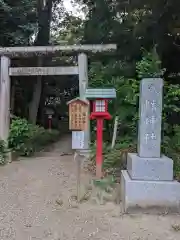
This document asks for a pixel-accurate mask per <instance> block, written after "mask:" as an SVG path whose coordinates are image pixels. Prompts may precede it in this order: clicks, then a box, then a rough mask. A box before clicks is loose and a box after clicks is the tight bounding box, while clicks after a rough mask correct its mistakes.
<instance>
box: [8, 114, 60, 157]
mask: <svg viewBox="0 0 180 240" xmlns="http://www.w3.org/2000/svg"><path fill="white" fill-rule="evenodd" d="M58 137H59V132H58V131H55V130H51V131H49V130H46V129H44V128H43V127H39V126H37V125H33V124H30V123H29V122H28V121H27V120H26V119H21V118H16V119H13V120H12V123H11V127H10V135H9V148H10V149H12V151H15V152H17V153H18V154H19V155H20V156H30V155H31V154H33V153H34V152H36V151H39V150H41V149H42V148H43V147H45V146H46V145H47V144H49V143H52V142H54V141H56V140H57V139H58Z"/></svg>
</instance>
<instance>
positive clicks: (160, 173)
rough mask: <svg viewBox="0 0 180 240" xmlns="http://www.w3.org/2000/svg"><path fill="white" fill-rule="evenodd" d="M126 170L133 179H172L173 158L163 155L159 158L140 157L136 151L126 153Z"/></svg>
mask: <svg viewBox="0 0 180 240" xmlns="http://www.w3.org/2000/svg"><path fill="white" fill-rule="evenodd" d="M127 170H128V173H129V175H130V177H131V178H132V179H133V180H147V181H148V180H152V181H172V180H173V160H172V159H170V158H168V157H166V156H164V155H162V156H161V158H140V157H139V156H138V155H137V153H128V157H127Z"/></svg>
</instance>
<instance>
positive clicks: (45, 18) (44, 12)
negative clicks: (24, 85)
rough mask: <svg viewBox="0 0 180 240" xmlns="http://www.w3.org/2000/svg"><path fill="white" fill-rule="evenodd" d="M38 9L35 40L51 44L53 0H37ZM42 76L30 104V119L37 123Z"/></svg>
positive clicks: (35, 86) (38, 78)
mask: <svg viewBox="0 0 180 240" xmlns="http://www.w3.org/2000/svg"><path fill="white" fill-rule="evenodd" d="M37 1H38V2H37V3H38V4H37V10H38V35H37V39H36V41H35V45H39V46H40V45H41V46H45V45H48V44H49V38H50V23H51V15H52V0H46V1H43V0H37ZM43 62H44V60H43V58H42V57H39V58H38V64H37V65H38V67H41V66H43ZM42 84H43V83H42V76H38V77H37V81H36V84H35V85H34V91H33V97H32V101H31V103H30V105H29V120H30V121H31V122H32V123H34V124H36V122H37V115H38V110H39V104H40V99H41V92H42Z"/></svg>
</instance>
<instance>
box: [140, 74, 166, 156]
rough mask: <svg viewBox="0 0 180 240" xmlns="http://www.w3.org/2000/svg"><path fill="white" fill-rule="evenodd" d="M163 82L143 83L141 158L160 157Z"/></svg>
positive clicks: (158, 80) (149, 81)
mask: <svg viewBox="0 0 180 240" xmlns="http://www.w3.org/2000/svg"><path fill="white" fill-rule="evenodd" d="M162 88H163V80H162V79H160V78H148V79H143V80H142V81H141V86H140V100H139V129H138V130H139V131H138V155H139V157H152V158H159V157H160V148H161V115H162Z"/></svg>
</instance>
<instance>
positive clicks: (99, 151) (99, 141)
mask: <svg viewBox="0 0 180 240" xmlns="http://www.w3.org/2000/svg"><path fill="white" fill-rule="evenodd" d="M96 134H97V140H96V144H97V148H96V177H98V178H101V177H102V164H103V154H102V152H103V118H97V130H96Z"/></svg>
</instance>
